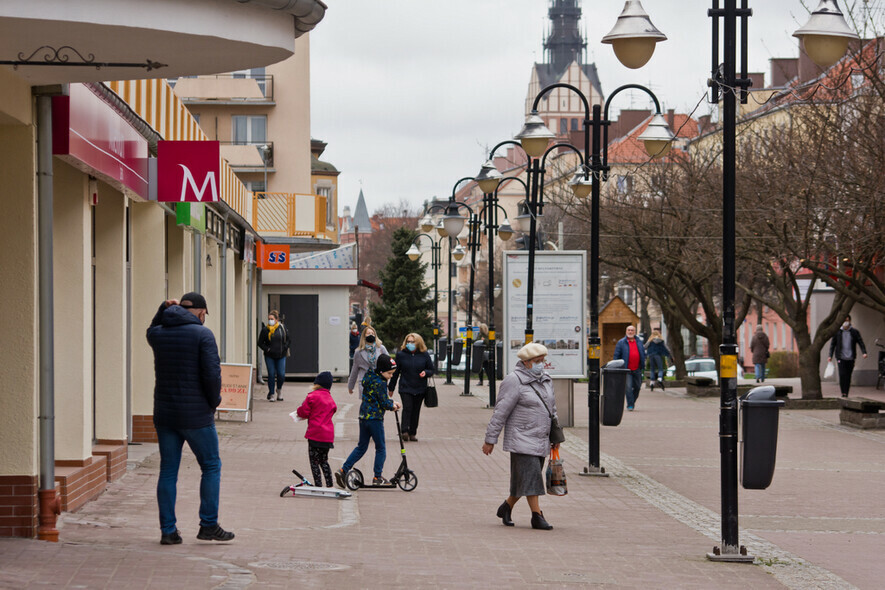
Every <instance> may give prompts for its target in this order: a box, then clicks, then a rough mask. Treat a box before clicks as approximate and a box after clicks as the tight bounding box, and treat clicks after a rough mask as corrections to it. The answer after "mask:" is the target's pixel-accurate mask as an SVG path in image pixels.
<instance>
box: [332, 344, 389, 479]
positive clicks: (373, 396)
mask: <svg viewBox="0 0 885 590" xmlns="http://www.w3.org/2000/svg"><path fill="white" fill-rule="evenodd" d="M395 370H396V361H394V360H393V359H392V358H390V357H389V356H387V355H386V354H381V355H379V356H378V360H377V362H376V364H375V368H373V369H369V370H368V371H366V376H365V377H363V381H362V386H363V387H362V400H363V401H362V403H360V414H359V424H360V437H359V442H357V445H356V447H355V448H354V449H353V451H351V453H350V455H349V456H348V457H347V460H346V461H345V462H344V465H342V466H341V469H339V470H338V471H336V472H335V482H336V483H337V484H338V485H339V486H340V487H341V488H344V487H345V477H346V476H347V472H348V471H350V470H351V468H352V467H353V466H354V465H355V464H356V462H357V461H359V460H360V459H362V458H363V455H365V454H366V451H368V450H369V439H371V440H372V441H373V442H374V443H375V463H374V464H373V471H374V474H375V477H374V478H372V485H373V486H377V485H385V484H388V483H390V482H388V481H387V480H386V479H384V477H383V475H382V471H383V470H384V462H385V461H386V460H387V446H386V445H385V442H384V412H385V411H387V410H394V411H395V410H399V409H400V408H401V407H402V406H401V405H400V403H399V402H395V401H393V400H392V399H390V396H389V395H388V394H387V381H388V380H389V379H390V378H391V377H393V372H394V371H395Z"/></svg>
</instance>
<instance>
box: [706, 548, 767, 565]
mask: <svg viewBox="0 0 885 590" xmlns="http://www.w3.org/2000/svg"><path fill="white" fill-rule="evenodd" d="M707 559H708V560H710V561H723V562H727V563H753V560H755V559H756V558H755V557H753V556H752V555H747V548H746V547H744V546H743V545H741V549H740V553H722V550H721V549H720V548H719V546H718V545H717V546H715V547H713V552H712V553H707Z"/></svg>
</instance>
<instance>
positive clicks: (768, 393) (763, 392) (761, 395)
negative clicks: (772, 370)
mask: <svg viewBox="0 0 885 590" xmlns="http://www.w3.org/2000/svg"><path fill="white" fill-rule="evenodd" d="M741 405H742V406H782V405H784V401H783V400H779V399H777V397H776V396H775V389H774V386H772V385H762V386H760V387H754V388H753V389H751V390H750V391H749V392H747V394H746V395H745V396H743V397H742V398H741Z"/></svg>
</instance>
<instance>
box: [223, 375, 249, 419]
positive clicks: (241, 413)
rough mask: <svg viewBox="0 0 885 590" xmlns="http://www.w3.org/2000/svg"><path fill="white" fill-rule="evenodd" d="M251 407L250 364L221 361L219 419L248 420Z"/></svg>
mask: <svg viewBox="0 0 885 590" xmlns="http://www.w3.org/2000/svg"><path fill="white" fill-rule="evenodd" d="M251 409H252V365H237V364H232V363H221V404H219V406H218V408H216V412H217V413H218V414H217V415H218V418H219V419H220V420H242V421H243V422H248V421H249V417H250V411H251Z"/></svg>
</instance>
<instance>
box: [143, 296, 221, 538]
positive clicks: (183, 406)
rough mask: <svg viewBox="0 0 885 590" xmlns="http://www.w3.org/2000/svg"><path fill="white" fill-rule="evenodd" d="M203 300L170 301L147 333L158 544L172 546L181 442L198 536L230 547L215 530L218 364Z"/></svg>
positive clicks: (162, 306)
mask: <svg viewBox="0 0 885 590" xmlns="http://www.w3.org/2000/svg"><path fill="white" fill-rule="evenodd" d="M208 313H209V312H208V310H207V308H206V299H205V298H204V297H203V296H202V295H200V294H199V293H193V292H192V293H186V294H185V295H182V296H181V301H180V302H179V301H178V300H177V299H170V300H168V301H164V302H163V303H161V304H160V308H159V309H158V310H157V313H156V315H154V318H153V320H151V325H150V327H149V328H148V329H147V340H148V344H150V346H151V348H152V349H153V351H154V374H155V380H156V381H155V385H154V428H155V429H156V431H157V442H158V443H159V447H160V475H159V477H158V478H157V506H158V509H159V513H160V544H162V545H178V544H180V543H181V533H180V532H179V530H178V528H177V527H176V523H177V519H176V517H175V497H176V493H177V484H178V468H179V465H180V464H181V450H182V448H183V447H184V443H185V442H187V444H188V446H189V447H190V449H191V451H192V452H193V453H194V456H196V458H197V463H199V465H200V472H201V477H200V530H199V532H198V533H197V538H198V539H202V540H204V541H230V540H232V539H233V538H234V534H233V533H232V532H230V531H226V530H224V529H223V528H221V525H219V524H218V502H219V495H220V490H221V457H220V455H219V452H218V433H217V432H216V431H215V408H217V407H218V405H219V404H220V403H221V359H220V358H219V357H218V346H217V345H216V343H215V336H214V335H213V334H212V331H211V330H210V329H209V328H207V327H205V326H204V325H203V323H204V322H205V321H206V315H207V314H208Z"/></svg>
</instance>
